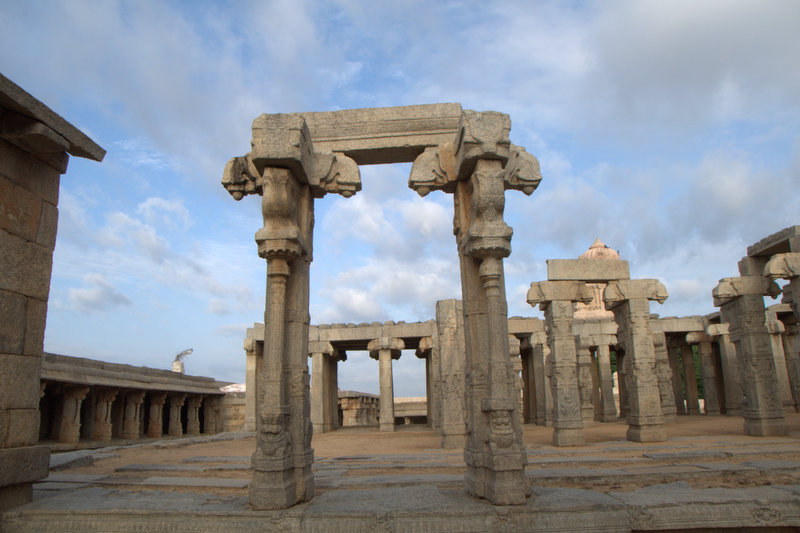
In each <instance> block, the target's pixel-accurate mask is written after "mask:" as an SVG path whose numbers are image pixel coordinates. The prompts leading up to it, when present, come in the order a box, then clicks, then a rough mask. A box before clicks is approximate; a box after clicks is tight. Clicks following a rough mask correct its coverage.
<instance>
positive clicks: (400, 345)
mask: <svg viewBox="0 0 800 533" xmlns="http://www.w3.org/2000/svg"><path fill="white" fill-rule="evenodd" d="M405 347H406V345H405V343H404V342H403V339H399V338H396V337H379V338H377V339H372V340H371V341H369V344H367V350H368V351H369V356H370V357H372V358H373V359H378V358H379V357H380V352H382V351H389V352H390V353H391V355H392V359H400V351H401V350H404V349H405Z"/></svg>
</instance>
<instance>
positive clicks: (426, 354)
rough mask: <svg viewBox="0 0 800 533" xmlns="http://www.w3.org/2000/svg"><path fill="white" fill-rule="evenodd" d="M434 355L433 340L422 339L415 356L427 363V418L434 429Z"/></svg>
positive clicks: (429, 338)
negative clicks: (432, 357)
mask: <svg viewBox="0 0 800 533" xmlns="http://www.w3.org/2000/svg"><path fill="white" fill-rule="evenodd" d="M432 353H433V338H432V337H421V338H420V339H419V345H418V346H417V349H416V351H415V352H414V355H416V356H417V358H418V359H423V360H424V361H425V400H426V401H425V411H426V412H425V418H426V421H427V425H428V426H429V427H433V404H434V402H433V365H432V364H431V354H432Z"/></svg>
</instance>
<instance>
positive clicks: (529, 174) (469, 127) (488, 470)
mask: <svg viewBox="0 0 800 533" xmlns="http://www.w3.org/2000/svg"><path fill="white" fill-rule="evenodd" d="M510 129H511V120H510V119H509V118H508V115H504V114H502V113H495V112H491V111H487V112H483V113H478V112H475V111H466V110H465V111H463V112H462V115H461V123H460V125H459V128H458V134H457V136H456V138H455V139H454V143H453V144H452V145H451V144H449V143H448V144H443V145H440V146H439V147H438V148H430V149H426V150H425V151H424V152H423V153H422V154H421V155H420V156H418V157H417V159H416V160H415V161H414V166H413V167H412V169H411V177H410V179H409V186H410V187H412V188H413V189H414V190H416V191H417V192H418V193H420V194H421V195H423V196H424V195H426V194H427V193H428V192H430V191H431V190H433V189H443V190H445V191H446V192H453V193H454V208H455V217H454V226H455V227H454V233H455V236H456V242H457V243H458V251H459V261H460V265H461V293H462V295H463V298H464V328H465V339H466V365H465V371H466V374H465V383H466V425H467V438H466V445H465V448H464V459H465V461H466V463H467V469H466V474H465V477H464V483H465V487H466V490H467V492H468V493H469V494H472V495H475V496H477V497H480V498H486V499H487V500H489V501H491V502H492V503H495V504H500V505H507V504H522V503H524V502H525V497H526V494H527V482H526V480H525V475H524V472H525V463H526V462H527V456H526V454H525V450H524V446H523V444H522V427H521V424H520V420H519V418H520V417H519V412H518V411H517V410H516V409H515V407H516V399H515V398H514V389H515V384H514V383H513V381H512V380H511V375H510V372H509V357H508V350H509V348H508V310H507V304H506V297H505V280H504V276H503V259H504V258H505V257H508V255H509V254H510V253H511V245H510V241H511V234H512V230H511V228H510V227H509V226H508V225H506V223H505V222H504V221H503V208H504V205H505V194H504V191H505V189H517V190H522V191H523V192H524V193H525V194H531V193H533V191H534V190H535V189H536V187H537V186H538V184H539V181H540V180H541V174H540V173H539V163H538V161H537V160H536V158H534V157H533V156H531V155H530V154H528V153H527V152H525V150H524V149H522V148H519V147H515V146H512V145H511V142H510V141H509V138H508V133H509V131H510Z"/></svg>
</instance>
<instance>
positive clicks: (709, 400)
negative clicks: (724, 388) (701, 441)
mask: <svg viewBox="0 0 800 533" xmlns="http://www.w3.org/2000/svg"><path fill="white" fill-rule="evenodd" d="M686 342H687V343H688V344H689V345H690V346H691V345H696V346H697V351H698V352H699V354H700V366H701V368H702V371H703V405H704V408H703V411H704V412H705V414H707V415H719V414H720V408H719V394H718V392H717V383H718V380H717V372H716V368H715V365H714V353H713V350H712V347H711V337H709V336H708V335H707V334H706V333H705V332H696V331H694V332H691V333H687V334H686Z"/></svg>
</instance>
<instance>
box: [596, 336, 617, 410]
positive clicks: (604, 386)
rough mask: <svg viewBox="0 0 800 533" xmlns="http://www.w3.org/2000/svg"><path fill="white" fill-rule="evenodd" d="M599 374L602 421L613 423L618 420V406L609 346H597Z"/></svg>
mask: <svg viewBox="0 0 800 533" xmlns="http://www.w3.org/2000/svg"><path fill="white" fill-rule="evenodd" d="M597 373H598V377H599V379H600V404H601V409H600V421H601V422H613V421H614V420H616V419H617V405H616V403H615V402H614V384H613V383H612V379H611V357H610V354H609V349H608V344H598V345H597Z"/></svg>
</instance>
